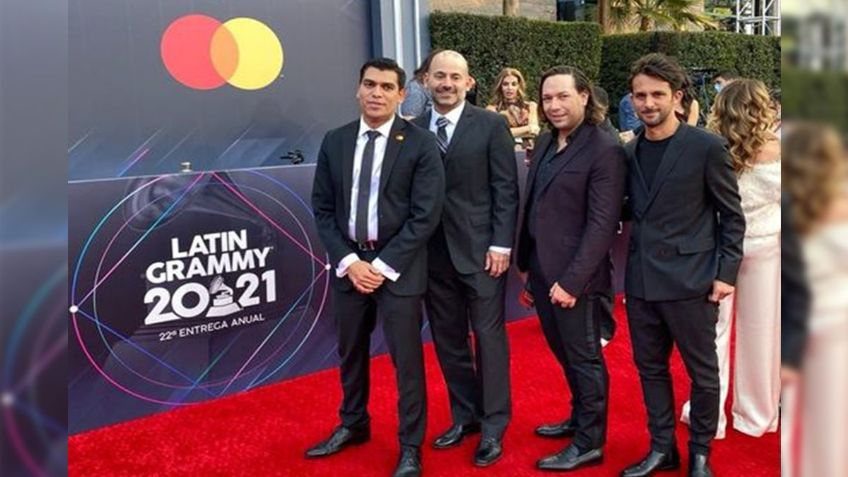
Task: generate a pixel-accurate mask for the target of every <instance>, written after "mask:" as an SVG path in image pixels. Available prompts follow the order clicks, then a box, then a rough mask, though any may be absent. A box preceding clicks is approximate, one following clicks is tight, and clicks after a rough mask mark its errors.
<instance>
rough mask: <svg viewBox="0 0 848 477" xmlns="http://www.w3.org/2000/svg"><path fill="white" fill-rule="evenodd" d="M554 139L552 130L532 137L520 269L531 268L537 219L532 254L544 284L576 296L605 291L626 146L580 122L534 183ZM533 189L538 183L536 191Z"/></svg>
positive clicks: (519, 254)
mask: <svg viewBox="0 0 848 477" xmlns="http://www.w3.org/2000/svg"><path fill="white" fill-rule="evenodd" d="M555 141H556V140H555V139H554V136H553V135H552V134H551V133H550V132H546V133H544V134H542V135H541V136H539V138H538V139H537V140H536V147H535V148H534V155H535V156H536V157H535V160H534V161H533V162H532V166H531V167H530V171H529V173H528V174H527V187H526V189H525V190H526V193H525V194H526V201H525V206H524V214H523V219H522V221H521V230H520V238H519V245H518V268H519V269H520V270H522V271H526V270H527V269H528V268H529V261H530V253H532V247H533V239H532V238H531V237H530V231H529V227H530V222H531V221H534V220H535V221H536V223H535V224H533V225H534V230H536V237H535V247H536V253H537V254H538V257H539V261H540V265H541V267H542V272H543V274H544V278H545V281H546V283H548V284H553V283H554V282H557V283H559V286H560V287H562V288H563V289H564V290H565V291H567V292H568V293H570V294H571V295H573V296H578V297H579V296H580V295H582V294H585V293H606V292H608V291H609V290H610V288H611V287H612V281H611V280H612V261H611V259H610V248H611V247H612V243H613V240H614V239H615V235H616V230H617V228H618V221H619V218H620V216H621V205H622V201H623V197H624V179H625V172H626V168H625V157H624V150H623V149H622V147H621V146H620V145H619V144H618V142H617V141H615V140H613V139H612V137H610V136H609V135H608V134H607V133H606V132H604V131H603V130H602V129H601V128H600V127H598V126H594V125H591V124H584V125H583V126H582V129H581V130H580V133H579V134H577V135H576V136H575V138H574V140H573V143H571V144H569V145H568V146H567V147H566V149H565V151H564V152H563V154H564V155H563V157H561V158H559V159H558V162H557V163H555V164H554V166H553V167H555V168H556V170H554V171H552V173H551V175H550V178H549V179H548V180H547V181H546V182H544V183H538V184H537V183H536V175H537V174H538V171H539V167H540V163H541V162H542V156H543V155H544V154H545V151H546V150H547V149H548V147H554V148H556V147H557V145H556V143H555ZM552 143H553V144H552ZM536 187H541V190H540V191H539V192H538V193H536V192H535V191H534V189H535V188H536ZM534 197H536V200H537V201H538V202H537V203H536V204H535V206H533V204H532V201H533V200H534ZM531 207H532V210H533V214H532V215H531V214H530V211H531Z"/></svg>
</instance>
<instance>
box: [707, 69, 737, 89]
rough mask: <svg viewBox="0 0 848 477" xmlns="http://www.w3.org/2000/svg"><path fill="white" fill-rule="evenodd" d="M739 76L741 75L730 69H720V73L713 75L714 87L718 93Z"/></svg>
mask: <svg viewBox="0 0 848 477" xmlns="http://www.w3.org/2000/svg"><path fill="white" fill-rule="evenodd" d="M737 78H739V75H737V74H736V73H734V72H733V71H730V70H724V71H720V72H719V73H718V74H716V75H715V76H713V88H715V91H716V93H719V92H721V89H722V88H724V87H725V86H727V85H728V84H729V83H731V82H732V81H733V80H735V79H737Z"/></svg>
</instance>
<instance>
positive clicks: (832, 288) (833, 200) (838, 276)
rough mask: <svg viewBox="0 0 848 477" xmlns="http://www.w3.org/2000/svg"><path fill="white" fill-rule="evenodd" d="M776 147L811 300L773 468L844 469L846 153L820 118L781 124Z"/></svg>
mask: <svg viewBox="0 0 848 477" xmlns="http://www.w3.org/2000/svg"><path fill="white" fill-rule="evenodd" d="M783 148H784V157H785V161H784V164H783V166H784V168H783V177H784V181H783V185H784V191H785V194H786V195H788V196H789V199H790V202H789V204H790V211H789V212H790V214H791V221H792V223H793V225H794V226H795V227H796V229H797V231H798V235H799V238H800V242H801V249H802V250H803V256H804V262H805V263H804V267H805V269H806V270H805V271H806V277H807V281H808V283H809V288H810V292H811V298H812V300H811V307H810V313H809V322H808V323H807V337H806V342H805V347H804V350H803V353H802V355H801V356H802V359H801V361H800V370H801V372H800V374H799V376H797V377H796V378H794V379H792V380H788V381H789V382H788V383H784V394H783V402H782V404H781V409H782V413H783V417H782V421H783V422H782V424H781V425H782V426H783V432H782V445H781V447H782V448H783V449H784V451H783V452H782V453H781V457H782V459H781V460H782V461H783V462H782V471H781V475H783V476H784V477H797V476H801V477H806V476H820V475H821V476H825V475H834V476H835V475H848V453H846V452H845V443H846V442H848V406H846V405H845V402H846V401H848V379H846V378H845V363H846V362H848V293H845V291H846V290H848V241H846V240H845V237H848V160H846V155H845V149H844V147H843V145H842V141H841V139H840V137H839V135H838V134H837V133H836V132H835V131H834V130H833V129H832V128H830V127H827V126H825V125H822V124H813V123H804V124H792V125H791V127H790V125H789V124H787V125H786V135H785V138H784V140H783ZM799 398H800V399H799ZM799 423H803V428H802V429H801V426H799V425H798V424H799ZM799 429H801V431H800V433H799V432H798V431H799Z"/></svg>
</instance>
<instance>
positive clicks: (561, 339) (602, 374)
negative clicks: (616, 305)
mask: <svg viewBox="0 0 848 477" xmlns="http://www.w3.org/2000/svg"><path fill="white" fill-rule="evenodd" d="M530 257H531V258H530V270H529V280H530V289H531V292H532V294H533V301H534V302H535V306H536V312H537V313H538V315H539V321H540V322H541V325H542V332H543V333H544V335H545V340H547V342H548V346H550V348H551V351H552V352H553V354H554V356H555V357H556V359H557V361H558V362H559V364H560V366H562V370H563V372H564V374H565V379H566V381H567V382H568V387H569V388H570V389H571V395H572V399H571V403H572V409H571V419H572V422H573V423H574V424H575V425H576V432H575V435H574V440H573V442H574V444H576V445H577V447H578V448H579V449H580V450H582V451H588V450H591V449H595V448H599V447H602V446H603V445H604V443H605V442H606V434H607V410H608V403H609V401H608V396H609V374H608V372H607V366H606V363H605V362H604V357H603V354H601V342H600V326H601V319H602V316H603V313H604V300H603V296H602V295H600V294H587V295H582V296H580V297H579V298H578V299H577V304H576V305H575V306H574V307H573V308H569V309H566V308H562V307H561V306H558V305H553V304H551V298H550V296H549V291H550V288H551V286H552V285H553V283H547V282H546V281H545V279H544V278H543V274H542V270H541V267H540V265H539V260H538V257H537V255H536V253H535V250H533V251H531V254H530Z"/></svg>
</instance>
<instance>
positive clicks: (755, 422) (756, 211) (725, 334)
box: [681, 161, 781, 439]
mask: <svg viewBox="0 0 848 477" xmlns="http://www.w3.org/2000/svg"><path fill="white" fill-rule="evenodd" d="M780 174H781V164H780V161H775V162H770V163H761V164H756V165H754V166H753V168H752V169H751V170H749V171H746V172H744V173H742V174H741V175H740V176H739V181H738V182H739V194H740V196H741V198H742V211H743V212H744V214H745V222H746V226H745V240H744V243H743V249H744V256H743V259H742V265H741V267H740V269H739V276H738V277H737V281H736V292H735V293H734V294H733V295H731V296H729V297H727V298H726V299H724V300H723V301H722V302H721V306H720V308H719V318H718V323H717V324H716V353H717V354H718V367H719V378H720V385H721V387H720V399H719V402H720V408H719V422H718V427H717V429H716V438H717V439H722V438H724V436H725V429H726V426H727V417H726V415H725V412H724V409H725V402H726V401H727V394H728V385H729V375H730V368H731V366H730V335H731V326H732V324H733V317H734V310H735V312H736V359H735V363H734V364H735V366H734V379H733V381H734V391H733V409H732V413H733V427H734V428H735V429H736V430H738V431H740V432H743V433H745V434H748V435H751V436H761V435H763V434H764V433H766V432H775V431H777V428H778V422H779V412H780V408H779V402H780V222H781V219H780ZM688 404H689V403H688V402H687V403H686V404H685V405H684V408H683V415H682V416H681V420H682V421H683V422H687V423H688V417H689V416H688V414H689V413H688V411H689V405H688Z"/></svg>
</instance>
